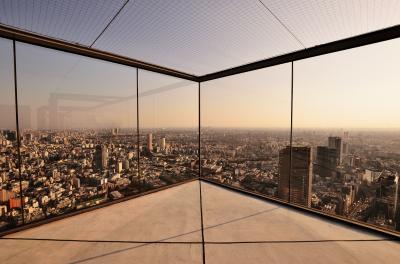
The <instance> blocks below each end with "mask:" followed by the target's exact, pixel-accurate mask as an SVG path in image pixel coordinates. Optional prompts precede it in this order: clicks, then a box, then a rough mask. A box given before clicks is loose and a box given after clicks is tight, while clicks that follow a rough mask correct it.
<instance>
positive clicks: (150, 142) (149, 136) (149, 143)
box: [147, 133, 153, 152]
mask: <svg viewBox="0 0 400 264" xmlns="http://www.w3.org/2000/svg"><path fill="white" fill-rule="evenodd" d="M147 150H148V151H149V152H152V151H153V134H152V133H149V134H147Z"/></svg>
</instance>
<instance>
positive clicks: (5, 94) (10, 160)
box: [0, 38, 25, 231]
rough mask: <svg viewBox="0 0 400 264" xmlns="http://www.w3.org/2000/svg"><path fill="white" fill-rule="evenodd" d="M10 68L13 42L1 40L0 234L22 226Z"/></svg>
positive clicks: (12, 77) (12, 86)
mask: <svg viewBox="0 0 400 264" xmlns="http://www.w3.org/2000/svg"><path fill="white" fill-rule="evenodd" d="M13 67H14V63H13V46H12V41H11V40H6V39H2V38H0V80H1V83H0V91H1V96H0V231H1V230H4V229H7V228H10V227H13V226H16V225H18V224H20V223H22V211H21V198H20V197H21V196H20V181H19V180H20V179H19V168H18V144H17V129H16V127H17V126H16V120H15V93H14V68H13ZM23 183H25V182H23Z"/></svg>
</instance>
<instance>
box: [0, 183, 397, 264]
mask: <svg viewBox="0 0 400 264" xmlns="http://www.w3.org/2000/svg"><path fill="white" fill-rule="evenodd" d="M202 196H203V221H204V238H205V241H206V245H205V248H206V251H205V256H206V263H324V264H327V263H400V244H399V243H396V242H391V241H372V242H370V241H361V242H360V241H357V242H356V241H352V242H340V241H328V242H320V240H348V239H361V240H367V239H380V238H382V237H380V236H377V235H374V234H371V233H369V232H362V231H360V230H355V229H351V228H349V227H347V226H344V225H341V224H337V223H335V222H330V221H326V220H322V219H320V218H317V217H312V216H310V215H307V214H304V213H301V212H298V211H296V210H292V209H288V208H286V207H281V206H279V205H277V204H274V203H270V202H266V201H262V200H260V199H256V198H251V197H249V196H246V195H242V194H239V193H236V192H233V191H228V190H226V189H223V188H220V187H217V186H214V185H210V184H207V183H202ZM200 230H201V218H200V206H199V183H198V182H191V183H187V184H184V185H181V186H178V187H174V188H171V189H167V190H164V191H160V192H157V193H153V194H150V195H147V196H144V197H140V198H136V199H133V200H129V201H126V202H123V203H120V204H115V205H112V206H109V207H105V208H101V209H98V210H95V211H92V212H88V213H84V214H81V215H77V216H74V217H70V218H67V219H64V220H61V221H57V222H53V223H50V224H46V225H43V226H40V227H37V228H32V229H29V230H26V231H22V232H19V233H15V234H12V235H9V236H7V237H6V238H19V239H20V238H42V239H43V238H46V239H61V240H62V239H73V240H77V239H78V240H79V239H84V240H118V241H121V240H123V241H137V242H138V243H129V244H128V243H110V242H71V241H69V242H67V241H33V240H9V239H7V240H0V263H202V261H203V260H202V245H201V241H202V238H201V231H200ZM299 240H302V241H303V242H301V243H294V241H299ZM141 241H167V242H173V243H169V244H145V243H139V242H141ZM250 241H253V242H254V241H258V242H260V241H265V242H264V243H237V242H250ZM305 241H310V242H305ZM175 242H177V243H175ZM182 242H185V243H182ZM231 242H233V243H231Z"/></svg>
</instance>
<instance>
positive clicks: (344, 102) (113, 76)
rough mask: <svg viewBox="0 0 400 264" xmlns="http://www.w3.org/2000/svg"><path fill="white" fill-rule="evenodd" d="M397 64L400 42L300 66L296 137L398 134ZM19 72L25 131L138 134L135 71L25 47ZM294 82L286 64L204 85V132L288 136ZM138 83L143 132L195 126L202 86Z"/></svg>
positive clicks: (8, 73) (1, 68)
mask: <svg viewBox="0 0 400 264" xmlns="http://www.w3.org/2000/svg"><path fill="white" fill-rule="evenodd" d="M11 50H12V46H11V41H8V40H4V39H1V40H0V55H1V58H2V59H1V60H0V77H1V80H2V81H1V91H2V92H1V93H2V96H1V99H0V104H1V109H2V113H1V118H0V121H1V122H0V123H1V127H2V128H7V127H10V126H12V124H13V123H14V122H15V117H14V115H13V111H14V110H13V109H14V106H13V102H14V94H13V79H12V56H11ZM399 61H400V39H397V40H391V41H386V42H383V43H378V44H374V45H370V46H366V47H361V48H357V49H351V50H347V51H342V52H338V53H333V54H329V55H324V56H319V57H315V58H310V59H307V60H302V61H297V62H295V64H294V109H293V110H294V120H293V124H294V129H296V128H303V127H306V128H333V127H334V128H343V129H351V128H380V129H384V128H400V122H399V118H398V113H399V112H400V103H399V99H400V92H399V88H400V74H399V70H398V69H399V67H398V64H399ZM17 66H18V72H17V74H18V91H19V102H20V120H21V126H22V127H23V128H29V127H30V128H49V127H54V116H56V119H57V121H56V123H57V125H58V126H59V127H64V128H77V127H88V128H101V127H107V128H108V127H121V128H122V127H136V69H134V68H130V67H126V66H121V65H117V64H113V63H109V62H104V61H100V60H94V59H90V58H84V57H81V56H77V55H73V54H68V53H63V52H59V51H53V50H49V49H45V48H41V47H35V46H31V45H27V44H21V43H18V44H17ZM290 76H291V72H290V64H284V65H279V66H275V67H271V68H266V69H262V70H258V71H254V72H250V73H245V74H240V75H236V76H231V77H227V78H223V79H219V80H214V81H210V82H205V83H202V92H201V96H202V97H201V102H202V104H201V108H202V114H201V115H202V125H203V126H212V127H266V128H287V129H289V126H290V80H291V79H290ZM139 77H140V78H139V94H141V95H143V96H142V97H140V125H141V127H143V128H149V127H150V128H156V127H165V128H167V127H196V126H197V124H198V120H197V118H198V112H197V111H198V105H197V102H198V97H197V96H198V91H197V84H196V83H192V82H188V81H184V80H180V79H177V78H173V77H169V76H165V75H160V74H156V73H151V72H146V71H140V73H139ZM71 110H73V111H71ZM57 113H58V115H57ZM52 118H53V119H52ZM52 120H53V121H52ZM62 120H63V121H62Z"/></svg>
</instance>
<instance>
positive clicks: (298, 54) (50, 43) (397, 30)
mask: <svg viewBox="0 0 400 264" xmlns="http://www.w3.org/2000/svg"><path fill="white" fill-rule="evenodd" d="M0 37H2V38H6V39H11V40H15V41H19V42H24V43H28V44H32V45H36V46H41V47H46V48H51V49H55V50H60V51H65V52H69V53H73V54H78V55H82V56H86V57H91V58H95V59H100V60H104V61H109V62H114V63H118V64H122V65H127V66H131V67H135V68H138V69H142V70H148V71H152V72H157V73H161V74H166V75H170V76H173V77H178V78H181V79H185V80H189V81H193V82H206V81H211V80H215V79H220V78H223V77H228V76H232V75H236V74H240V73H245V72H249V71H254V70H258V69H263V68H267V67H271V66H275V65H279V64H283V63H288V62H294V61H298V60H302V59H307V58H311V57H315V56H320V55H325V54H329V53H333V52H337V51H342V50H347V49H352V48H357V47H361V46H365V45H369V44H374V43H378V42H382V41H386V40H391V39H396V38H399V37H400V25H396V26H392V27H388V28H384V29H381V30H377V31H373V32H368V33H365V34H361V35H357V36H354V37H350V38H346V39H341V40H337V41H333V42H329V43H326V44H322V45H317V46H314V47H311V48H307V49H303V50H299V51H294V52H290V53H287V54H283V55H280V56H276V57H272V58H267V59H264V60H260V61H256V62H252V63H248V64H244V65H240V66H237V67H233V68H229V69H225V70H222V71H218V72H214V73H209V74H205V75H202V76H198V75H193V74H189V73H185V72H182V71H178V70H175V69H171V68H167V67H163V66H159V65H156V64H152V63H147V62H143V61H140V60H135V59H132V58H129V57H125V56H121V55H118V54H114V53H110V52H105V51H101V50H97V49H94V48H89V47H86V46H82V45H78V44H74V43H69V42H66V41H62V40H58V39H54V38H49V37H46V36H41V35H38V34H34V33H31V32H27V31H23V30H20V29H16V28H12V27H8V26H5V25H0Z"/></svg>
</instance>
